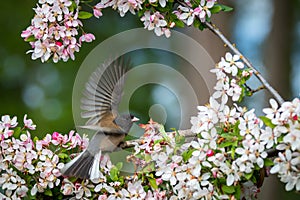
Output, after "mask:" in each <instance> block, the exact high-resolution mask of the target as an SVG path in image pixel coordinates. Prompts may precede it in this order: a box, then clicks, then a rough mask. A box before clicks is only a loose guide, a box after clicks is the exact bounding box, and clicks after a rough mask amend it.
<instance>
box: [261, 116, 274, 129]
mask: <svg viewBox="0 0 300 200" xmlns="http://www.w3.org/2000/svg"><path fill="white" fill-rule="evenodd" d="M259 118H260V119H261V120H262V121H263V122H264V124H265V125H266V126H268V127H270V128H272V129H273V128H275V125H274V124H273V123H272V120H271V119H269V118H267V117H266V116H260V117H259Z"/></svg>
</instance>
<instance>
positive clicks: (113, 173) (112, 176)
mask: <svg viewBox="0 0 300 200" xmlns="http://www.w3.org/2000/svg"><path fill="white" fill-rule="evenodd" d="M118 175H119V170H118V168H117V167H113V168H111V170H110V173H109V176H110V179H111V180H113V181H117V180H118Z"/></svg>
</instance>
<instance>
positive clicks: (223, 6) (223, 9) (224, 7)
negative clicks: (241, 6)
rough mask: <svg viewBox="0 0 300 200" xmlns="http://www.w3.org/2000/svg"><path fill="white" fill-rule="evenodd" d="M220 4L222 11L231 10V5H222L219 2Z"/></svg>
mask: <svg viewBox="0 0 300 200" xmlns="http://www.w3.org/2000/svg"><path fill="white" fill-rule="evenodd" d="M220 6H221V7H222V11H224V12H230V11H232V10H233V8H232V7H229V6H225V5H223V4H220Z"/></svg>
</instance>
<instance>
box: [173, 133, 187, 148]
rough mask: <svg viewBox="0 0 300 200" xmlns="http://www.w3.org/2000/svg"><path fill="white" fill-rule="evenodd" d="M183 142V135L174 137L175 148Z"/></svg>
mask: <svg viewBox="0 0 300 200" xmlns="http://www.w3.org/2000/svg"><path fill="white" fill-rule="evenodd" d="M184 142H185V137H184V136H183V135H179V134H177V135H176V136H175V143H176V145H177V146H182V145H183V143H184Z"/></svg>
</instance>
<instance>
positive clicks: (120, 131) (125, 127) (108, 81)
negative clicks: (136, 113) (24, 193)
mask: <svg viewBox="0 0 300 200" xmlns="http://www.w3.org/2000/svg"><path fill="white" fill-rule="evenodd" d="M128 66H129V62H125V61H124V59H123V58H122V57H120V58H118V59H117V60H115V61H113V62H110V63H109V62H107V63H104V64H103V65H102V66H101V67H99V68H97V69H96V71H95V72H93V73H92V75H91V77H90V79H89V81H88V82H87V83H86V87H85V91H84V96H85V97H84V98H83V99H82V100H81V103H82V105H81V109H82V110H84V111H83V112H82V114H81V117H83V118H88V121H87V122H86V124H85V126H82V127H83V128H87V129H92V130H95V131H96V133H95V134H94V136H93V137H92V139H91V140H90V143H89V145H88V147H87V149H86V150H85V151H84V152H82V153H80V154H79V155H78V156H77V157H76V158H74V159H73V160H71V161H70V162H69V163H67V164H66V165H65V167H64V168H63V169H62V170H61V172H62V174H63V175H65V176H74V177H78V178H82V179H87V178H89V179H97V178H99V176H100V172H99V165H100V158H101V152H112V151H114V150H116V148H118V146H119V144H120V143H121V142H123V140H124V138H125V136H126V134H127V133H128V132H129V130H130V128H131V126H132V124H133V122H134V121H136V119H137V118H134V117H133V116H131V115H130V114H124V115H120V114H119V113H118V105H119V103H120V101H121V98H122V94H123V87H124V82H125V73H126V72H127V69H128Z"/></svg>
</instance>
